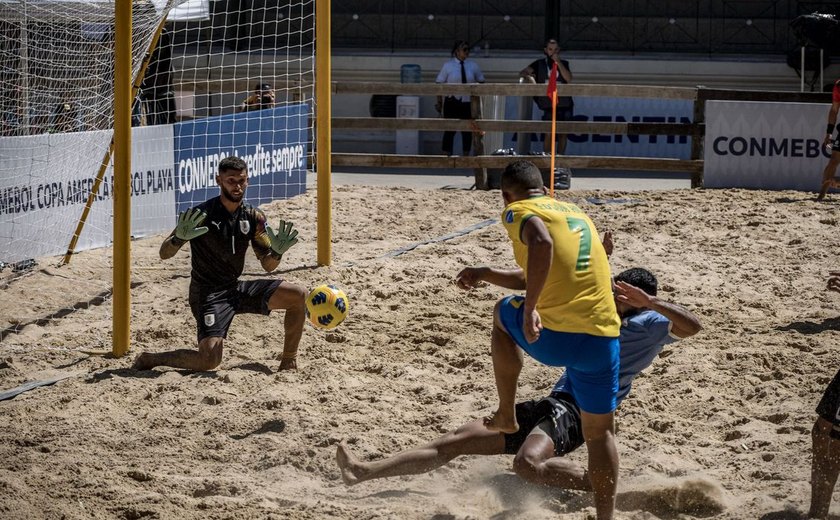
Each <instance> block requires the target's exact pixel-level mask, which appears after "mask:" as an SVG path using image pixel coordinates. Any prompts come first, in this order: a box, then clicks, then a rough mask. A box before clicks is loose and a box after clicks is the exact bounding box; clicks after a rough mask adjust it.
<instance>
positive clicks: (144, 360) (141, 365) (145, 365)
mask: <svg viewBox="0 0 840 520" xmlns="http://www.w3.org/2000/svg"><path fill="white" fill-rule="evenodd" d="M155 366H156V365H155V362H154V361H153V360H152V355H151V354H148V353H146V352H143V353H142V354H139V355H138V356H137V357H136V358H134V363H132V364H131V369H132V370H151V369H152V368H154V367H155Z"/></svg>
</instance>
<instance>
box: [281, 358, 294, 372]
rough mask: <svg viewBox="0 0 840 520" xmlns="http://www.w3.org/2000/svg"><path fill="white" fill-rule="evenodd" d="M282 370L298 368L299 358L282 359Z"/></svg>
mask: <svg viewBox="0 0 840 520" xmlns="http://www.w3.org/2000/svg"><path fill="white" fill-rule="evenodd" d="M280 370H297V359H283V360H282V361H280Z"/></svg>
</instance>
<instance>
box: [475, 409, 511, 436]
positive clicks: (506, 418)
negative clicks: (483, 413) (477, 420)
mask: <svg viewBox="0 0 840 520" xmlns="http://www.w3.org/2000/svg"><path fill="white" fill-rule="evenodd" d="M484 427H485V428H487V429H488V430H490V431H491V432H499V433H516V432H518V431H519V424H518V423H517V422H516V413H515V412H514V411H513V410H511V411H510V412H502V410H501V409H499V410H496V413H494V414H493V415H491V416H490V417H485V418H484Z"/></svg>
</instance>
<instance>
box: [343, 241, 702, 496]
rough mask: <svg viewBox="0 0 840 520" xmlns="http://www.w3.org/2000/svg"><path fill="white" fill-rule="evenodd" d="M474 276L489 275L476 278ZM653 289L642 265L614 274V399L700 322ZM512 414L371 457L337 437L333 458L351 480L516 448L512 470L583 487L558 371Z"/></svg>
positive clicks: (572, 416) (575, 431)
mask: <svg viewBox="0 0 840 520" xmlns="http://www.w3.org/2000/svg"><path fill="white" fill-rule="evenodd" d="M607 240H609V237H608V238H607V239H605V242H607ZM606 245H607V244H606V243H605V246H606ZM470 269H490V268H470ZM476 274H477V273H476ZM481 279H484V280H487V279H489V278H488V277H487V276H479V277H478V278H476V280H481ZM656 293H657V281H656V277H655V276H654V275H653V274H652V273H651V272H650V271H647V270H646V269H640V268H634V269H628V270H627V271H624V272H622V273H621V274H619V275H618V276H616V277H615V301H616V307H617V309H618V313H619V315H620V316H621V333H620V334H621V335H620V337H619V343H620V345H621V350H620V368H619V383H618V384H619V388H618V395H617V401H618V402H619V403H620V402H621V401H622V400H623V399H624V398H625V397H626V396H627V394H628V393H629V392H630V386H631V384H632V382H633V379H634V378H635V377H636V376H637V375H638V374H639V373H640V372H641V371H642V370H644V369H645V368H647V367H648V366H650V364H651V363H652V362H653V360H654V359H655V358H656V356H657V355H658V354H659V353H660V352H661V351H662V347H663V346H665V345H667V344H669V343H672V342H674V341H676V340H677V339H680V338H687V337H689V336H693V335H694V334H696V333H697V332H699V331H700V329H701V326H700V321H699V319H698V318H697V316H695V315H694V314H693V313H691V311H689V310H688V309H686V308H685V307H682V306H681V305H677V304H674V303H669V302H666V301H664V300H662V299H661V298H658V297H657V296H656ZM516 415H517V422H518V423H519V425H520V428H519V431H517V432H516V433H512V434H505V433H500V432H494V431H490V430H488V429H487V428H486V427H485V426H484V422H483V419H477V420H474V421H471V422H468V423H466V424H464V425H462V426H460V427H459V428H457V429H456V430H454V431H451V432H449V433H447V434H446V435H444V436H442V437H439V438H438V439H436V440H434V441H432V442H430V443H429V444H426V445H425V446H422V447H418V448H413V449H409V450H406V451H403V452H401V453H398V454H396V455H394V456H392V457H388V458H385V459H381V460H375V461H371V462H362V461H360V460H359V459H357V458H356V457H355V456H354V455H353V454H352V453H351V452H350V449H349V447H348V446H347V444H346V443H344V442H342V443H341V444H340V445H339V446H338V451H337V453H336V462H337V463H338V466H339V468H340V469H341V477H342V479H343V480H344V482H345V483H346V484H348V485H353V484H358V483H359V482H363V481H365V480H372V479H377V478H385V477H394V476H398V475H413V474H419V473H426V472H428V471H431V470H433V469H435V468H438V467H440V466H442V465H444V464H446V463H447V462H449V461H450V460H452V459H454V458H455V457H458V456H459V455H501V454H510V455H516V457H515V458H514V461H513V470H514V471H515V472H516V473H517V474H518V475H519V476H520V477H522V478H524V479H525V480H528V481H531V482H534V483H537V484H544V485H549V486H556V487H561V488H566V489H578V490H583V491H591V490H592V486H591V484H590V482H589V477H588V475H587V472H586V470H585V468H584V467H582V466H578V465H576V464H573V463H572V462H570V461H568V460H567V459H565V458H563V455H565V454H567V453H571V452H572V451H574V450H575V449H576V448H578V447H579V446H580V445H581V444H583V429H582V426H581V420H580V410H579V408H578V406H577V404H576V403H575V400H574V397H572V395H571V386H570V383H569V382H568V380H567V379H566V377H565V375H564V376H563V377H561V378H560V380H559V381H558V382H557V384H556V385H555V387H554V390H552V392H551V394H550V395H549V396H548V397H546V398H543V399H540V400H535V401H526V402H522V403H517V405H516Z"/></svg>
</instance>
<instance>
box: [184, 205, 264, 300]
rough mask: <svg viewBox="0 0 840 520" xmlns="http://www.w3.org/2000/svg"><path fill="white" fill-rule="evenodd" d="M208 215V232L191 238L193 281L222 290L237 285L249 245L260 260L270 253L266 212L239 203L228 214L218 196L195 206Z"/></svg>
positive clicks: (206, 224) (202, 285) (205, 223)
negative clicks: (266, 228)
mask: <svg viewBox="0 0 840 520" xmlns="http://www.w3.org/2000/svg"><path fill="white" fill-rule="evenodd" d="M197 208H199V209H200V210H202V211H204V212H205V213H206V214H207V218H206V219H204V224H203V225H204V226H206V227H207V229H208V231H207V233H205V234H203V235H201V236H200V237H197V238H194V239H192V240H190V249H191V252H192V273H191V275H192V283H193V284H198V285H199V286H201V287H209V288H213V289H224V288H226V287H229V286H231V285H234V284H236V282H237V280H238V279H239V276H240V275H241V274H242V270H243V269H244V267H245V253H246V252H247V251H248V244H249V243H250V244H251V247H253V248H254V254H255V255H256V256H257V258H258V259H259V260H262V259H263V258H264V257H265V256H266V255H268V254H270V253H271V243H270V241H269V239H268V235H267V234H266V232H265V224H266V219H265V214H264V213H263V212H262V211H260V210H259V209H257V208H254V207H253V206H251V205H250V204H247V203H244V202H243V203H242V204H241V205H240V206H239V207H238V208H237V209H236V211H234V212H233V213H228V210H227V209H226V208H225V206H224V205H223V204H222V201H221V198H220V197H215V198H212V199H210V200H208V201H206V202H204V203H202V204H199V205H198V206H197Z"/></svg>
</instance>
